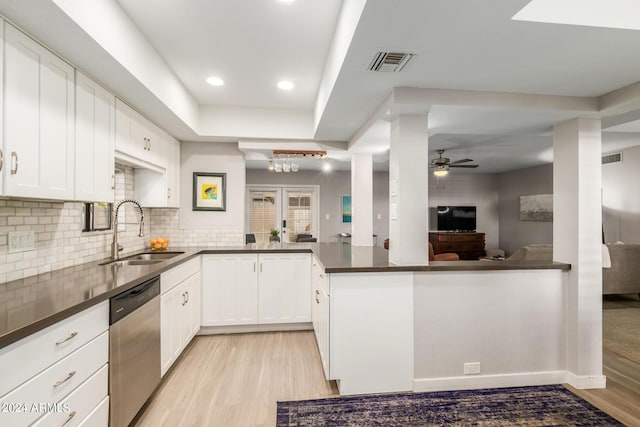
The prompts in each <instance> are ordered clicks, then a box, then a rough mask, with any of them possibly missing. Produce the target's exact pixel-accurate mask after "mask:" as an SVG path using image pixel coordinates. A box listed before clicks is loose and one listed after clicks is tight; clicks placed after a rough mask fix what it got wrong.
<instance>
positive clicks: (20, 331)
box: [0, 243, 570, 394]
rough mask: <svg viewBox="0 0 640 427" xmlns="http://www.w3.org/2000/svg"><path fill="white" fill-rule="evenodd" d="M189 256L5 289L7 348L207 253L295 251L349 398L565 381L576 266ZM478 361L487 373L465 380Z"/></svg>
mask: <svg viewBox="0 0 640 427" xmlns="http://www.w3.org/2000/svg"><path fill="white" fill-rule="evenodd" d="M181 251H183V252H184V253H183V254H180V255H178V256H176V257H175V258H172V259H170V260H166V261H163V262H160V263H157V264H152V265H145V266H124V267H117V266H114V265H113V264H112V265H109V264H107V265H104V266H103V265H99V264H98V263H89V264H85V265H80V266H77V267H71V268H67V269H64V270H59V271H55V272H51V273H47V274H43V275H39V276H35V277H32V278H26V279H22V280H18V281H14V282H9V283H5V284H2V285H0V295H2V298H1V299H0V300H1V301H2V303H1V304H2V305H1V306H0V346H3V347H4V348H2V349H1V350H0V352H2V353H3V354H4V353H6V352H8V351H10V350H11V347H12V345H11V344H13V343H15V342H16V341H19V340H20V339H22V338H25V337H28V336H29V335H32V334H35V333H37V332H39V331H41V330H42V329H45V328H47V327H50V325H54V324H55V323H56V322H60V321H62V320H64V319H65V318H67V317H69V316H72V315H74V314H76V313H79V312H81V311H83V310H86V309H88V308H90V307H92V306H94V305H97V304H99V303H101V302H103V301H106V300H108V299H109V298H110V297H112V296H114V295H117V294H119V293H121V292H123V291H126V290H127V289H129V288H131V287H133V286H135V285H137V284H139V283H142V282H143V281H145V280H148V279H149V278H151V277H154V276H157V275H159V274H161V273H163V272H166V271H169V270H172V269H174V268H175V267H178V266H180V265H181V264H183V263H184V262H185V261H188V260H191V259H194V258H196V257H200V256H201V255H202V256H207V255H215V254H244V255H246V254H274V253H293V254H296V253H297V254H309V257H310V258H309V260H310V262H311V263H312V264H314V265H313V267H312V268H311V274H312V276H313V279H312V280H311V282H310V283H311V299H310V301H309V304H311V305H312V306H313V305H318V306H320V301H321V300H322V298H321V296H322V295H324V296H325V298H326V299H325V300H324V302H325V304H326V316H327V318H326V319H324V320H323V321H321V320H319V319H322V313H321V311H320V310H318V309H316V308H315V307H312V309H311V313H312V319H311V320H312V322H311V323H310V324H309V323H307V324H306V326H305V325H303V327H306V328H311V325H313V326H314V327H315V329H316V335H317V337H318V340H319V345H321V346H320V351H321V355H322V358H323V364H324V368H325V375H326V377H327V379H335V380H337V383H338V386H339V390H340V393H341V394H359V393H374V392H390V391H401V390H404V391H411V390H415V391H418V390H443V389H453V388H458V389H459V388H478V387H492V386H509V385H525V384H542V383H560V382H564V381H565V375H566V366H565V353H566V342H567V333H566V325H565V321H564V317H565V315H566V310H567V307H566V298H565V294H566V287H565V283H564V282H565V275H564V272H566V271H567V270H568V269H569V268H570V266H569V265H567V264H562V263H548V262H545V263H541V262H529V263H509V262H486V261H459V262H431V263H430V264H429V265H417V266H396V265H393V264H390V263H389V262H388V259H387V251H385V250H384V249H381V248H378V247H357V246H351V245H350V244H345V243H330V244H324V243H320V244H270V245H266V246H261V245H256V244H250V245H247V246H244V247H224V248H186V249H184V250H181ZM205 293H206V292H205ZM24 295H31V296H33V295H36V297H35V298H33V297H31V298H25V297H24ZM205 304H206V303H205ZM523 313H524V314H523ZM318 328H319V329H320V331H319V330H318ZM321 341H324V344H321ZM516 343H517V345H514V344H516ZM533 355H535V356H533ZM471 362H473V363H478V364H479V365H480V366H481V368H480V371H479V372H477V373H474V374H473V375H465V369H464V366H465V364H466V363H471Z"/></svg>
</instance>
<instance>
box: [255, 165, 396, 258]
mask: <svg viewBox="0 0 640 427" xmlns="http://www.w3.org/2000/svg"><path fill="white" fill-rule="evenodd" d="M246 177H247V178H246V181H247V186H251V185H256V184H263V185H264V184H267V185H283V186H284V185H319V186H320V210H319V213H320V215H319V217H320V236H319V241H320V242H337V241H339V238H338V234H339V233H350V232H351V224H350V223H343V222H342V213H341V209H342V207H341V198H340V196H343V195H345V196H347V195H350V194H351V173H350V172H345V171H332V172H330V173H325V172H317V171H300V172H296V173H295V174H285V173H274V172H271V171H268V170H260V169H247V171H246ZM378 214H379V215H380V219H378ZM327 215H329V219H327ZM373 233H374V234H377V235H378V246H382V244H383V241H384V239H386V238H387V237H389V174H388V173H387V172H374V173H373Z"/></svg>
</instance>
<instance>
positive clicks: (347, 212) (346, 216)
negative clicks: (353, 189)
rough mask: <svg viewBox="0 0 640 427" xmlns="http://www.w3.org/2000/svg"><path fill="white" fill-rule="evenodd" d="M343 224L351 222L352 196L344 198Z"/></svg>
mask: <svg viewBox="0 0 640 427" xmlns="http://www.w3.org/2000/svg"><path fill="white" fill-rule="evenodd" d="M342 222H351V196H342Z"/></svg>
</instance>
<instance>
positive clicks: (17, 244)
mask: <svg viewBox="0 0 640 427" xmlns="http://www.w3.org/2000/svg"><path fill="white" fill-rule="evenodd" d="M7 240H8V241H9V242H8V243H9V250H8V252H9V253H10V254H12V253H16V252H25V251H32V250H34V249H35V233H34V232H33V231H10V232H9V235H8V236H7Z"/></svg>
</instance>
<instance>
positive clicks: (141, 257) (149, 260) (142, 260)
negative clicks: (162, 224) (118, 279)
mask: <svg viewBox="0 0 640 427" xmlns="http://www.w3.org/2000/svg"><path fill="white" fill-rule="evenodd" d="M183 253H184V252H146V253H142V254H135V255H129V256H127V257H124V258H120V259H119V260H116V261H107V262H104V263H102V264H100V265H118V266H127V265H151V264H158V263H160V262H162V261H166V260H168V259H171V258H173V257H176V256H178V255H182V254H183Z"/></svg>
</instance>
